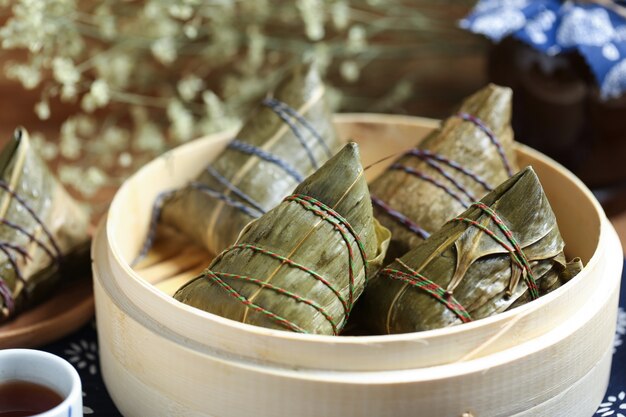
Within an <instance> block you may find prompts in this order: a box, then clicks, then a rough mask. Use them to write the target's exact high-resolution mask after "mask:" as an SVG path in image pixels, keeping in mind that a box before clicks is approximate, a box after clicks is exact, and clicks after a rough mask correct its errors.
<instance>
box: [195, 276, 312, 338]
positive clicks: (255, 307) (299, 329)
mask: <svg viewBox="0 0 626 417" xmlns="http://www.w3.org/2000/svg"><path fill="white" fill-rule="evenodd" d="M205 274H206V276H207V278H210V279H211V280H213V281H214V282H215V283H217V284H218V285H219V286H220V287H222V288H223V289H224V290H226V292H227V293H228V294H229V295H230V296H232V297H234V298H236V299H237V300H239V301H240V302H241V303H242V304H243V305H245V306H247V307H248V308H250V309H252V310H254V311H258V312H260V313H263V314H264V315H266V316H267V317H269V318H270V319H272V320H274V321H276V322H278V323H279V324H282V325H283V326H285V327H286V328H288V329H289V330H291V331H294V332H297V333H307V331H306V330H304V329H303V328H302V327H300V326H298V325H297V324H295V323H293V322H291V321H289V320H287V319H286V318H284V317H281V316H279V315H278V314H275V313H273V312H271V311H269V310H266V309H264V308H263V307H261V306H260V305H258V304H255V303H253V302H252V301H250V300H249V299H248V298H246V297H245V296H243V295H242V294H240V293H239V292H238V291H237V290H236V289H234V288H233V287H231V286H230V285H228V284H227V283H226V282H224V281H223V280H222V279H221V278H220V277H218V276H217V275H215V273H214V272H213V271H209V270H207V271H205Z"/></svg>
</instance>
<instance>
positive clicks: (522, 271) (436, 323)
mask: <svg viewBox="0 0 626 417" xmlns="http://www.w3.org/2000/svg"><path fill="white" fill-rule="evenodd" d="M563 248H564V242H563V239H562V238H561V235H560V233H559V229H558V226H557V223H556V219H555V217H554V213H553V212H552V209H551V207H550V204H549V202H548V200H547V198H546V196H545V194H544V193H543V189H542V187H541V184H540V183H539V179H538V178H537V176H536V175H535V172H534V171H533V170H532V168H530V167H528V168H526V169H524V170H523V171H521V172H519V173H518V174H516V175H515V176H513V177H512V178H510V179H509V180H507V181H506V182H504V183H503V184H501V185H500V186H498V187H497V188H496V189H495V190H494V191H492V192H491V193H489V194H487V196H485V197H484V198H483V199H482V201H480V202H477V203H473V204H472V205H471V206H470V207H469V208H468V209H467V210H466V211H465V212H463V213H462V214H460V215H459V216H458V217H456V218H454V219H452V220H450V221H449V222H448V223H446V224H445V225H444V226H443V227H442V228H441V229H440V230H439V231H437V232H436V233H434V234H433V235H432V236H430V237H429V238H428V239H427V240H426V241H424V242H422V243H420V244H418V245H417V246H416V247H415V248H414V249H412V250H411V251H410V252H408V253H406V254H405V255H404V256H402V257H401V258H399V259H396V260H395V261H394V262H393V263H391V264H390V265H388V266H387V267H385V268H384V269H382V270H381V271H380V272H379V274H378V275H377V276H376V278H374V279H372V281H371V283H370V286H369V287H368V290H367V291H366V294H365V295H364V297H363V299H362V301H363V305H362V313H363V314H364V315H365V317H367V320H368V321H369V323H370V324H371V325H372V329H373V330H375V331H376V332H379V333H385V334H386V333H406V332H415V331H421V330H428V329H437V328H440V327H446V326H451V325H455V324H459V323H464V322H468V321H471V320H476V319H480V318H483V317H487V316H490V315H492V314H495V313H498V312H502V311H505V310H507V309H508V308H511V307H512V306H517V305H520V304H523V303H524V302H528V301H530V300H533V299H535V298H537V297H539V296H541V295H543V294H544V293H546V292H548V291H551V290H553V289H554V288H556V287H558V286H559V285H560V284H561V283H563V282H565V281H567V280H569V279H570V278H571V277H572V275H573V274H576V273H577V271H579V270H580V267H581V264H580V260H578V261H575V262H573V263H571V264H570V265H569V266H568V265H566V262H565V255H564V253H563Z"/></svg>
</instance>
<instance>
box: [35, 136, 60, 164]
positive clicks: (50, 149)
mask: <svg viewBox="0 0 626 417" xmlns="http://www.w3.org/2000/svg"><path fill="white" fill-rule="evenodd" d="M30 138H31V142H32V144H33V146H34V147H35V149H37V153H38V154H39V155H41V157H42V158H43V159H44V160H46V161H51V160H53V159H55V158H56V157H57V156H58V155H59V147H58V146H57V145H56V143H53V142H50V141H47V140H46V138H45V136H44V135H43V134H42V133H41V132H31V134H30Z"/></svg>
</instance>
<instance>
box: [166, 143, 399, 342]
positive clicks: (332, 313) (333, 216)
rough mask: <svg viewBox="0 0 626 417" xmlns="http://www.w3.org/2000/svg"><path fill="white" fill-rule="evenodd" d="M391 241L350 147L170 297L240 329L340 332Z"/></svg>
mask: <svg viewBox="0 0 626 417" xmlns="http://www.w3.org/2000/svg"><path fill="white" fill-rule="evenodd" d="M389 238H390V234H389V231H388V230H386V229H384V228H382V227H381V226H380V225H379V224H377V223H376V222H375V220H374V218H373V213H372V206H371V202H370V196H369V192H368V187H367V183H366V181H365V176H364V175H363V168H362V166H361V163H360V160H359V152H358V147H357V145H356V144H354V143H350V144H348V145H346V147H344V149H343V150H342V151H340V152H339V153H338V154H337V155H336V156H335V157H333V158H332V159H330V160H329V161H328V162H327V163H326V164H325V165H324V166H323V167H322V168H321V169H319V170H318V171H316V172H315V173H313V174H312V175H311V176H310V177H308V178H307V179H306V180H305V181H304V182H303V183H302V184H300V185H299V186H298V187H297V188H296V189H295V191H294V194H293V195H292V196H290V197H287V198H286V199H285V200H284V201H283V202H282V203H280V204H279V205H278V206H276V207H275V208H274V209H272V210H270V211H269V212H268V213H267V214H265V215H264V216H262V217H261V218H259V219H258V220H256V221H254V222H253V223H251V224H250V225H249V226H248V227H246V228H245V229H244V231H243V232H242V234H241V235H240V237H239V239H238V241H237V243H236V244H235V245H234V246H232V247H231V248H229V249H227V250H225V251H224V252H222V253H221V254H220V255H219V256H218V257H217V258H216V259H215V260H214V261H213V263H212V264H211V265H210V266H209V268H208V269H207V270H206V271H204V272H203V274H202V275H200V276H199V277H197V278H195V279H194V280H193V281H191V282H190V283H188V284H187V285H185V286H183V287H182V288H181V289H179V290H178V292H177V293H176V294H175V295H174V297H175V298H176V299H177V300H179V301H182V302H184V303H186V304H189V305H192V306H194V307H197V308H200V309H202V310H205V311H209V312H211V313H214V314H218V315H221V316H223V317H227V318H230V319H233V320H238V321H241V322H244V323H250V324H255V325H258V326H264V327H270V328H275V329H282V330H291V331H297V332H306V333H320V334H337V333H339V332H340V331H341V329H342V328H343V326H344V325H345V323H346V319H347V317H348V315H349V313H350V311H351V309H352V305H353V304H354V302H355V301H356V299H357V298H358V297H359V296H360V295H361V293H362V292H363V288H364V286H365V282H366V280H367V275H372V274H375V273H376V271H377V269H378V267H379V265H380V263H381V262H382V259H383V258H384V255H385V250H386V247H387V244H388V242H389ZM366 270H367V275H366Z"/></svg>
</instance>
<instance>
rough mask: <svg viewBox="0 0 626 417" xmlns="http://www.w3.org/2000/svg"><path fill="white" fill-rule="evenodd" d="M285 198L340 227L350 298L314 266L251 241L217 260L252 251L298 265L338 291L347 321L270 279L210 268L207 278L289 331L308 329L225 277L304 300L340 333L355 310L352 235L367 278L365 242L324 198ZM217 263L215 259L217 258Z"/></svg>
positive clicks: (336, 332) (232, 248) (301, 196)
mask: <svg viewBox="0 0 626 417" xmlns="http://www.w3.org/2000/svg"><path fill="white" fill-rule="evenodd" d="M284 201H287V202H291V201H293V202H295V203H297V204H299V205H300V206H302V207H303V208H304V209H305V210H308V211H310V212H312V213H314V214H315V215H317V216H319V217H320V218H322V220H324V221H326V222H328V223H330V224H331V225H332V226H333V228H334V229H335V230H337V231H338V232H339V233H340V235H341V237H342V239H343V240H344V242H345V243H346V247H347V250H348V256H349V258H348V263H349V275H350V278H349V288H348V299H347V300H346V299H345V297H344V296H343V295H342V294H341V292H340V291H339V290H337V289H336V288H334V287H333V285H332V284H331V283H330V282H329V281H328V280H327V279H326V278H324V277H323V276H322V275H320V274H319V273H317V272H315V271H314V270H312V269H311V268H308V267H306V266H305V265H302V264H300V263H298V262H296V261H294V260H292V259H289V258H287V257H285V256H282V255H280V254H278V253H275V252H273V251H271V250H268V249H265V248H262V247H259V246H256V245H251V244H247V243H240V244H236V245H233V246H231V247H229V248H228V249H226V250H225V251H223V252H222V253H220V254H219V255H218V257H217V258H216V260H219V259H221V258H222V257H223V256H224V255H226V254H227V253H228V252H231V251H233V250H252V251H254V252H257V253H260V254H263V255H266V256H269V257H271V258H273V259H276V260H279V261H281V262H282V263H284V264H286V265H288V266H290V267H293V268H297V269H299V270H301V271H303V272H305V273H307V274H309V275H310V276H312V277H313V278H315V279H316V280H317V281H319V282H321V283H322V284H323V285H324V286H326V287H327V288H328V289H330V290H331V291H332V292H333V294H335V296H336V297H337V299H338V300H339V301H340V303H341V305H342V306H343V308H344V312H345V319H344V320H343V322H342V323H341V325H340V324H338V323H337V322H336V321H335V319H334V318H333V317H332V316H331V315H330V314H329V313H328V312H327V311H326V310H325V309H324V308H323V307H322V306H320V305H319V304H317V303H316V302H315V301H313V300H310V299H307V298H305V297H302V296H301V295H298V294H295V293H293V292H290V291H288V290H286V289H284V288H281V287H278V286H275V285H273V284H271V283H269V282H267V281H262V280H259V279H256V278H252V277H249V276H245V275H239V274H230V273H225V272H216V271H207V273H206V277H207V278H208V279H211V280H212V281H214V282H215V283H217V284H218V285H219V286H221V287H222V288H223V289H224V290H226V292H227V293H228V294H229V295H231V296H232V297H234V298H235V299H237V300H239V301H240V302H241V303H242V304H244V305H246V306H247V307H248V308H251V309H252V310H254V311H257V312H260V313H262V314H264V315H265V316H267V317H269V318H270V319H272V320H274V321H276V322H277V323H279V324H281V325H282V326H284V327H286V328H287V329H289V330H292V331H295V332H299V333H307V332H306V330H304V329H303V328H302V327H300V326H298V325H297V324H295V323H293V322H292V321H290V320H288V319H286V318H284V317H282V316H279V315H277V314H276V313H274V312H272V311H269V310H267V309H265V308H263V307H261V306H259V305H258V304H255V303H254V302H253V301H251V300H250V299H249V298H247V297H245V296H244V295H242V294H241V293H239V292H238V291H237V290H236V289H234V288H233V287H232V286H230V285H228V283H226V282H225V281H224V280H223V279H222V278H231V279H236V280H241V281H245V282H249V283H253V284H256V285H259V286H260V287H261V288H267V289H269V290H271V291H275V292H277V293H279V294H282V295H284V296H287V297H289V298H291V299H293V300H296V301H298V302H302V303H304V304H306V305H309V306H311V307H313V308H314V309H315V310H317V311H318V312H319V313H320V314H321V315H322V316H324V318H326V320H327V321H328V322H329V323H330V325H331V327H332V328H333V333H334V334H339V332H340V331H341V328H342V326H343V325H344V324H345V323H346V321H347V319H348V317H349V315H350V311H351V310H352V307H353V305H354V291H355V290H354V286H355V271H354V269H355V266H354V252H353V250H352V243H351V239H350V236H352V240H353V241H354V242H356V244H357V246H358V248H359V252H360V254H361V258H362V263H363V270H364V274H365V277H366V278H367V257H366V254H365V247H364V246H363V243H362V242H361V240H360V238H359V236H358V235H357V234H356V232H355V231H354V229H353V228H352V226H351V225H350V224H349V223H348V221H347V220H346V219H344V218H343V217H342V216H341V215H340V214H339V213H337V212H336V211H335V210H333V209H332V208H330V207H328V206H327V205H325V204H324V203H322V202H321V201H318V200H316V199H315V198H313V197H310V196H306V195H297V194H294V195H290V196H288V197H287V198H285V200H284ZM214 262H215V261H214Z"/></svg>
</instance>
